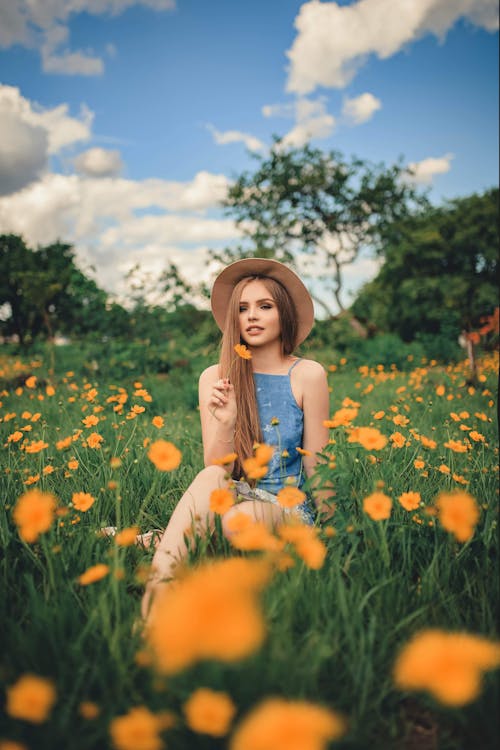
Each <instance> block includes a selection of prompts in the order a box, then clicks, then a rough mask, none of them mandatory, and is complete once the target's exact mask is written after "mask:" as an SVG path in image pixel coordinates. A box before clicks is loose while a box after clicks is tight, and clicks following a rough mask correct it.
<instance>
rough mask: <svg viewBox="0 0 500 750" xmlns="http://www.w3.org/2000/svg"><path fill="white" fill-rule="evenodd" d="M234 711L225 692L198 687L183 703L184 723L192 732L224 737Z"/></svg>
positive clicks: (234, 708)
mask: <svg viewBox="0 0 500 750" xmlns="http://www.w3.org/2000/svg"><path fill="white" fill-rule="evenodd" d="M235 712H236V706H235V705H234V703H233V701H232V700H231V698H230V697H229V696H228V695H227V694H226V693H220V692H215V691H214V690H209V689H208V688H198V689H197V690H195V691H194V693H193V694H192V695H191V696H190V697H189V699H188V700H187V701H186V703H185V704H184V714H185V716H186V723H187V725H188V727H189V728H190V729H192V730H193V732H199V733H201V734H209V735H211V736H212V737H224V735H225V734H227V733H228V731H229V726H230V724H231V721H232V720H233V716H234V714H235Z"/></svg>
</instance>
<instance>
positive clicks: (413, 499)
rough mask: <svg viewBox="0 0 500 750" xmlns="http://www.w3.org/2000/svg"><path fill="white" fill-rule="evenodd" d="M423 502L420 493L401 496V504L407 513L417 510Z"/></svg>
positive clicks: (407, 493) (408, 493)
mask: <svg viewBox="0 0 500 750" xmlns="http://www.w3.org/2000/svg"><path fill="white" fill-rule="evenodd" d="M421 500H422V498H421V497H420V492H403V494H402V495H400V496H399V504H400V505H402V506H403V508H404V509H405V510H407V511H410V510H417V508H418V507H419V505H420V502H421Z"/></svg>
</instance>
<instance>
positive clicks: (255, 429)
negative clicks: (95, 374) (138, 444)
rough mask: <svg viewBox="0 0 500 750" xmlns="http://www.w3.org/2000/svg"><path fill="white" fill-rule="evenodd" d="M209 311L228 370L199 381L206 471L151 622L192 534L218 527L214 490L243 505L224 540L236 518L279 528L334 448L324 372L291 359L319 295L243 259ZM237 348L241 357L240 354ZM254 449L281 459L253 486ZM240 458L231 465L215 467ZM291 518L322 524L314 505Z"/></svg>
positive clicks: (161, 572) (222, 365)
mask: <svg viewBox="0 0 500 750" xmlns="http://www.w3.org/2000/svg"><path fill="white" fill-rule="evenodd" d="M211 304H212V312H213V315H214V318H215V320H216V322H217V324H218V326H219V328H220V329H221V330H222V332H223V338H222V349H221V358H220V362H219V363H218V364H216V365H212V366H211V367H208V368H207V369H206V370H205V371H204V372H203V373H202V374H201V376H200V380H199V404H200V418H201V428H202V439H203V454H204V462H205V468H204V469H203V470H202V471H201V472H200V473H199V474H198V475H197V476H196V477H195V479H194V480H193V482H192V483H191V485H190V486H189V488H188V489H187V491H186V492H185V493H184V495H183V496H182V497H181V499H180V500H179V503H178V504H177V506H176V508H175V510H174V512H173V513H172V516H171V518H170V521H169V523H168V526H167V528H166V529H165V532H164V533H163V536H162V538H161V541H160V543H159V545H158V547H157V549H156V552H155V555H154V558H153V566H152V570H153V575H152V577H151V579H150V580H149V582H148V584H147V586H146V593H145V595H144V598H143V604H142V612H143V615H144V616H145V615H146V614H147V612H148V608H149V605H150V600H151V596H152V594H153V593H154V592H155V590H156V589H157V588H158V587H159V586H161V585H163V584H162V583H161V582H162V581H163V582H165V581H168V580H169V579H170V578H172V573H173V570H174V567H175V565H176V564H177V562H178V560H179V558H181V559H182V558H183V557H184V556H185V554H186V552H187V547H186V541H185V533H186V531H187V530H189V529H191V528H193V525H194V528H195V530H196V532H197V533H199V534H203V533H204V532H205V531H206V530H207V529H208V528H212V527H213V513H212V512H211V511H210V495H211V493H212V492H213V490H215V489H220V488H229V489H230V490H231V491H232V492H233V493H234V495H235V501H236V503H235V505H234V506H233V507H232V508H231V509H230V510H229V511H227V513H225V514H224V516H223V517H222V527H223V530H224V533H225V535H226V536H229V535H230V533H229V530H228V521H229V520H230V519H231V517H232V515H234V513H236V512H238V513H245V514H247V515H249V516H250V517H252V518H253V519H255V520H259V521H263V522H264V523H265V524H266V525H267V526H269V527H272V526H274V525H275V524H276V523H277V522H280V521H282V520H283V518H284V516H285V515H286V514H287V512H289V511H288V509H287V510H285V509H284V508H282V507H281V506H280V504H279V502H278V501H277V498H276V494H277V492H279V490H280V489H282V488H283V487H285V486H287V485H289V484H292V485H293V486H296V487H299V488H300V487H301V486H302V484H303V483H304V481H305V479H306V478H307V477H309V476H310V475H311V474H312V471H313V469H314V466H315V463H316V454H317V453H318V452H319V451H321V449H322V448H323V447H324V446H325V444H326V442H327V440H328V431H327V429H326V428H325V427H324V425H323V421H324V420H326V419H328V416H329V391H328V386H327V379H326V373H325V371H324V369H323V367H322V366H321V365H320V364H318V363H317V362H314V361H312V360H307V359H299V358H297V357H295V356H294V355H293V351H294V349H295V347H296V346H297V345H298V344H300V343H302V341H303V340H304V339H305V338H306V337H307V335H308V334H309V332H310V330H311V328H312V325H313V322H314V313H313V304H312V300H311V297H310V295H309V293H308V291H307V289H306V287H305V286H304V284H303V283H302V281H301V280H300V279H299V278H298V276H297V275H296V274H295V273H294V272H293V271H291V270H290V269H289V268H287V267H286V266H285V265H283V264H282V263H278V262H277V261H274V260H268V259H264V258H246V259H244V260H239V261H236V262H235V263H232V264H231V265H229V266H228V267H227V268H225V269H224V271H222V273H221V274H219V276H218V277H217V279H216V281H215V283H214V286H213V289H212V297H211ZM237 345H240V348H239V351H240V353H241V354H243V356H239V355H238V354H237V353H235V346H237ZM241 345H244V346H243V347H241ZM255 443H261V444H262V443H265V444H267V445H272V446H273V447H274V452H273V455H272V458H271V460H270V462H269V467H268V471H267V473H266V474H265V476H264V477H262V478H261V479H258V480H257V482H256V484H255V486H253V487H251V486H250V483H247V482H245V481H238V480H239V479H240V477H241V476H242V473H243V472H242V464H243V461H244V459H247V458H250V457H251V456H252V455H253V449H254V445H255ZM297 448H299V450H298V451H297ZM234 453H235V454H236V455H237V458H236V460H235V461H234V462H233V463H232V464H229V465H227V464H226V465H225V466H224V467H222V466H220V465H218V464H217V463H214V462H215V461H217V460H218V459H220V458H222V457H224V456H227V455H228V454H234ZM230 474H232V478H231V477H230V476H229V475H230ZM293 510H294V512H295V513H297V514H298V515H299V516H300V517H301V519H302V520H303V521H304V522H306V523H313V522H314V506H313V501H312V500H311V499H310V498H308V499H307V500H306V501H305V502H303V503H300V504H299V505H298V506H296V508H294V509H293Z"/></svg>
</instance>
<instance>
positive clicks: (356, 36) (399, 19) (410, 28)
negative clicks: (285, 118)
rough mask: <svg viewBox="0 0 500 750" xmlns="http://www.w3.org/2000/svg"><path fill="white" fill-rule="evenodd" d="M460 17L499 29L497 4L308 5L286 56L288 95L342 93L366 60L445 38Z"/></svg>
mask: <svg viewBox="0 0 500 750" xmlns="http://www.w3.org/2000/svg"><path fill="white" fill-rule="evenodd" d="M460 18H465V19H467V20H468V21H469V22H470V23H472V24H475V25H476V26H480V27H482V28H484V29H486V30H488V31H494V30H496V29H497V28H498V5H497V0H357V2H354V3H352V4H350V5H342V6H340V5H338V4H337V3H336V2H319V1H318V0H310V2H307V3H304V5H302V7H301V8H300V11H299V14H298V16H297V18H296V19H295V27H296V29H297V32H298V34H297V37H296V38H295V41H294V42H293V45H292V47H291V49H290V50H289V51H288V52H287V56H288V58H289V60H290V68H289V76H288V82H287V90H288V91H291V92H294V93H296V94H300V95H303V94H308V93H310V92H312V91H314V89H316V88H317V87H318V86H325V87H330V88H344V87H345V86H346V85H347V84H348V83H349V82H350V81H351V80H352V79H353V78H354V76H355V75H356V73H357V71H358V69H359V68H360V67H361V66H362V65H363V64H364V63H365V62H366V60H367V58H368V57H369V56H370V55H372V54H375V55H377V56H378V57H379V58H380V59H384V58H387V57H390V56H391V55H394V54H396V53H397V52H398V51H399V50H401V49H402V48H403V47H404V46H405V45H407V44H410V43H411V42H414V41H415V40H416V39H419V38H420V37H422V36H424V35H425V34H429V33H431V34H434V35H436V36H438V37H442V36H443V35H444V34H446V32H447V31H448V30H449V29H450V28H451V27H452V26H453V25H454V24H455V22H456V21H458V20H459V19H460Z"/></svg>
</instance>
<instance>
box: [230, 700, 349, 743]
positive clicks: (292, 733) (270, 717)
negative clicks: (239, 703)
mask: <svg viewBox="0 0 500 750" xmlns="http://www.w3.org/2000/svg"><path fill="white" fill-rule="evenodd" d="M345 730H346V725H345V722H344V720H343V719H342V717H341V716H340V715H339V714H337V713H335V712H334V711H332V710H330V709H327V708H323V707H321V706H317V705H315V704H314V703H308V702H306V701H299V700H296V701H292V700H284V699H283V698H268V699H267V700H264V701H262V703H260V704H259V705H257V706H256V707H255V708H253V709H252V710H251V711H250V713H248V714H247V715H246V716H245V718H244V719H243V720H242V722H241V723H240V724H239V726H238V727H237V728H236V731H235V732H234V734H233V737H232V739H231V741H230V744H229V750H323V749H326V747H327V745H328V744H329V743H330V741H332V740H336V739H338V738H339V737H341V736H342V735H343V734H344V732H345Z"/></svg>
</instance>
